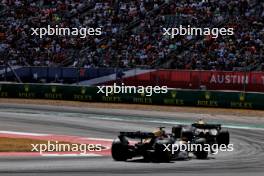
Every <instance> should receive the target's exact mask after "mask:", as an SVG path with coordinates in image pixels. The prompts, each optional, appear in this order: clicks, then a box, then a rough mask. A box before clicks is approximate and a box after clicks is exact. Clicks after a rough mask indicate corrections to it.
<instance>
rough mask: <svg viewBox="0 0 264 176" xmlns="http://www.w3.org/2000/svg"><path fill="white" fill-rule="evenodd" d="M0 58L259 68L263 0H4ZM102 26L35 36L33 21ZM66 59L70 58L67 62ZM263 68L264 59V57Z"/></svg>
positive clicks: (40, 62)
mask: <svg viewBox="0 0 264 176" xmlns="http://www.w3.org/2000/svg"><path fill="white" fill-rule="evenodd" d="M1 5H2V8H0V10H1V11H0V14H1V17H0V41H1V42H0V65H1V64H4V63H6V60H8V63H10V64H11V65H33V66H51V65H57V66H59V65H63V64H65V63H68V66H80V67H116V66H118V67H125V68H127V67H135V66H138V65H139V66H157V67H162V66H164V67H167V68H174V69H194V70H195V69H204V70H239V69H244V68H247V69H250V70H259V69H261V65H262V64H263V63H264V56H263V48H264V43H263V39H264V21H263V19H264V3H263V2H262V1H261V0H233V1H229V0H205V1H201V0H178V1H173V0H132V1H129V0H97V1H96V0H59V1H55V0H40V1H33V0H27V1H25V0H23V1H22V0H2V2H1ZM56 24H58V25H60V26H62V27H80V26H86V27H93V28H97V27H100V28H102V35H101V36H88V37H86V38H85V39H80V38H78V37H76V36H72V37H69V36H47V37H44V38H43V39H40V38H38V37H37V36H31V31H30V28H31V27H43V26H47V25H51V26H54V25H56ZM179 25H183V26H187V25H191V26H193V27H209V28H213V27H226V28H227V27H233V28H234V29H235V30H234V31H235V35H233V36H219V37H218V38H217V39H214V38H212V37H211V36H188V35H187V36H177V37H176V38H174V39H172V38H170V37H169V36H164V35H163V32H164V31H163V28H164V27H178V26H179ZM65 61H68V62H65ZM263 68H264V65H263Z"/></svg>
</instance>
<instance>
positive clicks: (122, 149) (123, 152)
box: [111, 138, 128, 161]
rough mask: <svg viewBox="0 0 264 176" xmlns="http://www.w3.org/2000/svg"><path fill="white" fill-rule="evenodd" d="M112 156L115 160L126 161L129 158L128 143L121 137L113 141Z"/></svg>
mask: <svg viewBox="0 0 264 176" xmlns="http://www.w3.org/2000/svg"><path fill="white" fill-rule="evenodd" d="M111 153H112V158H113V159H114V160H115V161H126V160H127V159H128V144H127V143H124V142H121V141H120V139H119V138H117V139H115V140H114V141H113V143H112V149H111Z"/></svg>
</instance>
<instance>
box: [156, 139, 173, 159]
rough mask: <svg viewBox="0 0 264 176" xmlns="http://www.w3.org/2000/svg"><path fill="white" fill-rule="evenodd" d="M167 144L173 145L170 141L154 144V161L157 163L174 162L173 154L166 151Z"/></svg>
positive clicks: (159, 141)
mask: <svg viewBox="0 0 264 176" xmlns="http://www.w3.org/2000/svg"><path fill="white" fill-rule="evenodd" d="M165 144H167V145H168V144H171V141H169V140H158V141H157V142H156V143H155V144H154V150H155V152H154V158H153V161H155V162H166V163H167V162H170V161H171V160H172V153H171V151H168V150H165V148H166V147H165Z"/></svg>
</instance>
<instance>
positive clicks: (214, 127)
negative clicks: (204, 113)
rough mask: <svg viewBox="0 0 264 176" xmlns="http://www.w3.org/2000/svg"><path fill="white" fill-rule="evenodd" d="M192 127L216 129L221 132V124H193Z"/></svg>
mask: <svg viewBox="0 0 264 176" xmlns="http://www.w3.org/2000/svg"><path fill="white" fill-rule="evenodd" d="M192 127H194V128H199V129H209V130H210V129H217V130H221V124H198V123H193V124H192Z"/></svg>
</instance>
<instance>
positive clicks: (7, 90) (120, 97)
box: [0, 84, 264, 109]
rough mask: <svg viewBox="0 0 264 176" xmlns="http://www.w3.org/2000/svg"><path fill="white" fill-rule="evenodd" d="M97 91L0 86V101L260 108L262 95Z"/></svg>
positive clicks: (174, 90)
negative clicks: (15, 99) (13, 99)
mask: <svg viewBox="0 0 264 176" xmlns="http://www.w3.org/2000/svg"><path fill="white" fill-rule="evenodd" d="M97 91H98V88H97V87H80V86H62V85H37V84H0V97H1V98H26V99H52V100H73V101H86V102H113V103H134V104H153V105H177V106H204V107H225V108H247V109H264V103H263V101H264V94H261V93H243V92H223V91H192V90H176V89H173V90H169V92H168V93H167V94H153V95H152V96H151V97H147V96H146V95H144V94H113V95H111V96H108V97H107V96H105V95H104V94H98V93H97Z"/></svg>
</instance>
